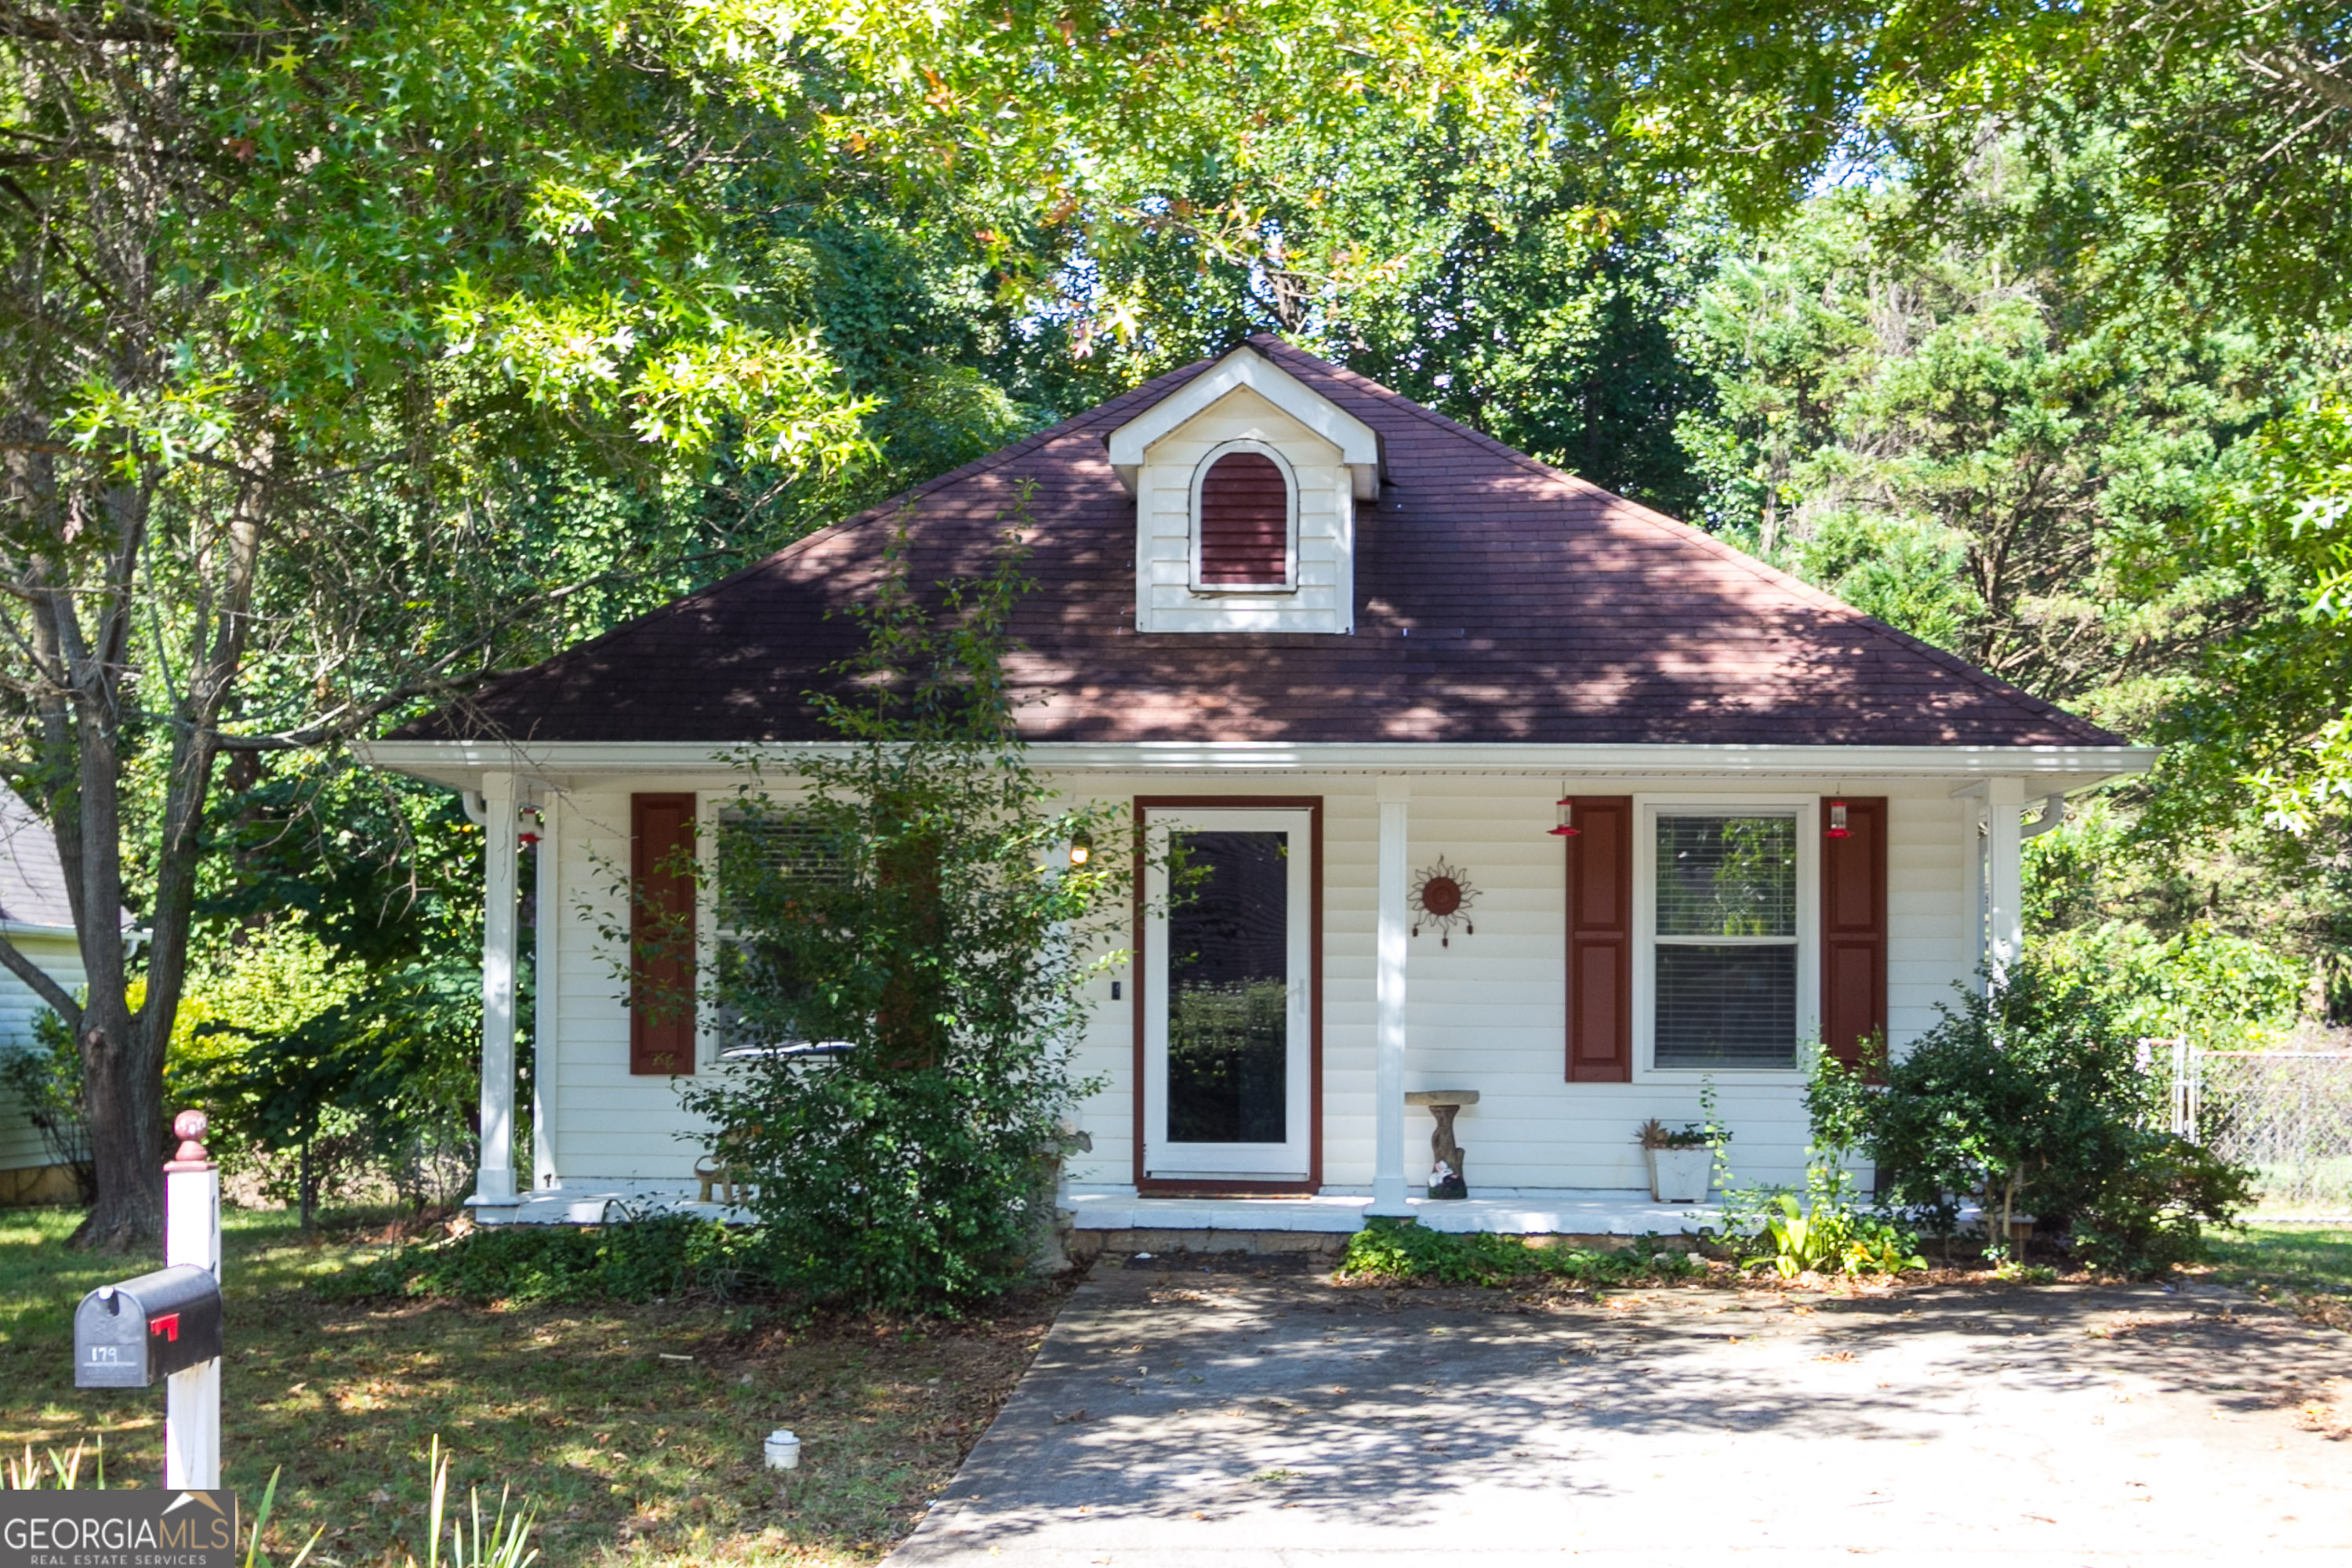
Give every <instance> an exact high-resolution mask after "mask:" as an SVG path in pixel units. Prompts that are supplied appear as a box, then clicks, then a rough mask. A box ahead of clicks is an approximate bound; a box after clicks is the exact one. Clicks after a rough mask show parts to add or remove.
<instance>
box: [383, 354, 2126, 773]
mask: <svg viewBox="0 0 2352 1568" xmlns="http://www.w3.org/2000/svg"><path fill="white" fill-rule="evenodd" d="M1251 341H1252V344H1253V346H1255V348H1257V350H1258V351H1259V352H1260V353H1265V355H1266V356H1267V357H1268V358H1269V359H1271V360H1272V361H1274V363H1276V364H1278V365H1280V366H1281V367H1282V368H1283V369H1285V370H1286V371H1288V372H1289V373H1290V374H1293V375H1295V376H1297V378H1298V379H1299V380H1300V381H1302V382H1304V383H1306V384H1307V385H1309V386H1311V387H1313V388H1315V389H1316V390H1317V391H1318V392H1319V393H1321V394H1322V395H1325V396H1327V397H1328V398H1330V399H1331V400H1332V401H1333V402H1334V403H1337V404H1339V405H1340V406H1341V407H1343V408H1345V409H1347V410H1348V412H1349V413H1350V414H1353V415H1355V416H1357V417H1358V418H1360V419H1361V420H1363V421H1364V422H1365V423H1366V424H1367V425H1369V426H1371V427H1372V428H1373V429H1374V430H1375V431H1377V432H1378V433H1379V435H1380V437H1381V447H1382V460H1383V463H1384V471H1385V476H1386V479H1387V483H1386V485H1385V486H1384V488H1383V489H1382V492H1381V500H1380V501H1379V503H1378V505H1377V507H1375V506H1372V505H1369V504H1368V505H1364V506H1362V507H1360V509H1359V511H1358V518H1357V546H1356V549H1357V556H1356V591H1357V595H1358V604H1359V609H1358V616H1357V631H1356V634H1355V635H1354V636H1349V637H1332V636H1303V635H1297V634H1286V635H1260V634H1243V633H1232V634H1215V635H1199V634H1155V635H1150V636H1139V635H1137V633H1136V631H1135V629H1134V626H1135V616H1134V595H1135V572H1134V565H1133V563H1134V557H1135V547H1136V538H1135V502H1134V501H1133V500H1131V499H1130V498H1129V496H1128V494H1127V493H1126V491H1125V490H1124V489H1122V488H1121V487H1120V485H1119V482H1118V478H1117V477H1116V476H1115V475H1114V474H1113V473H1112V471H1111V468H1110V463H1109V460H1108V456H1107V454H1106V451H1105V447H1104V440H1105V437H1107V436H1108V434H1109V432H1110V431H1112V430H1113V429H1115V428H1116V427H1118V426H1120V425H1122V424H1124V423H1126V422H1127V421H1128V420H1129V419H1132V418H1134V417H1135V416H1137V415H1138V414H1139V413H1141V412H1142V411H1143V410H1144V409H1146V408H1148V407H1149V406H1150V405H1151V404H1153V403H1154V402H1156V401H1158V400H1159V399H1160V398H1161V397H1164V396H1166V395H1168V394H1169V393H1170V392H1171V391H1173V390H1174V389H1175V388H1176V387H1178V386H1180V385H1181V384H1183V383H1184V382H1185V381H1187V380H1189V379H1190V378H1191V377H1192V376H1193V375H1195V374H1199V373H1200V372H1201V371H1202V369H1204V368H1206V365H1207V364H1208V363H1210V362H1206V361H1204V362H1202V363H1200V364H1195V365H1191V366H1187V367H1186V368H1185V369H1183V370H1181V371H1177V372H1174V373H1172V374H1169V375H1165V376H1162V377H1160V379H1158V380H1157V381H1153V382H1150V383H1149V384H1145V385H1143V386H1141V387H1139V388H1137V389H1136V390H1135V391H1134V392H1131V393H1129V394H1128V395H1125V396H1122V397H1118V398H1115V399H1113V400H1112V401H1110V402H1108V403H1106V404H1103V405H1101V406H1099V407H1097V408H1094V409H1091V410H1089V411H1087V413H1085V414H1082V415H1080V416H1077V417H1076V418H1075V419H1072V420H1069V421H1067V422H1066V423H1065V424H1062V425H1060V426H1055V428H1053V429H1051V430H1047V431H1045V432H1043V433H1041V434H1039V435H1036V436H1034V437H1030V438H1029V439H1027V440H1025V441H1021V442H1018V443H1016V444H1014V445H1013V446H1010V447H1005V448H1004V449H1003V450H1002V451H999V452H996V453H993V454H992V455H990V456H989V457H986V458H982V459H981V460H980V461H978V462H976V463H972V464H970V465H967V466H966V467H964V468H959V469H957V470H956V471H955V472H953V473H951V474H948V475H945V476H943V477H941V478H940V479H935V480H933V481H931V482H930V483H929V484H927V485H924V486H922V487H920V488H919V489H916V490H914V491H912V492H910V493H909V494H908V496H907V497H905V498H902V499H901V500H900V501H898V502H894V503H892V504H891V505H890V506H887V507H884V508H878V509H877V510H874V511H871V512H867V513H866V514H864V515H862V516H860V517H857V518H853V519H851V520H849V521H846V522H843V523H840V524H838V525H836V526H835V527H832V528H828V529H825V530H824V531H820V532H818V533H815V534H813V535H811V536H810V537H808V538H807V539H804V540H802V541H800V542H797V543H795V544H793V545H792V546H790V547H788V548H786V549H784V550H782V551H780V552H777V553H776V554H775V555H773V556H771V557H770V558H769V559H767V560H766V561H763V562H761V563H759V564H758V565H756V566H753V567H751V568H749V569H747V570H745V571H743V572H740V573H738V574H735V575H734V576H732V577H730V578H728V579H726V580H725V581H723V582H720V583H718V584H713V585H711V586H710V587H708V588H705V589H702V590H701V591H699V592H698V593H695V594H691V595H687V596H686V597H685V598H683V599H680V600H678V601H677V602H676V603H675V604H672V605H667V607H665V608H663V609H660V610H657V611H656V612H654V613H653V614H651V615H649V616H645V617H643V618H642V619H639V620H636V621H633V622H631V623H629V624H628V625H626V626H622V627H620V628H618V629H617V630H615V631H614V632H611V633H609V634H607V635H606V636H604V637H600V638H598V639H596V640H595V641H593V642H590V643H586V644H583V645H582V646H580V647H575V648H572V649H570V650H568V651H567V652H564V653H562V654H559V655H558V656H556V657H555V658H551V659H550V660H548V661H547V662H546V663H544V664H541V665H540V666H538V667H536V668H532V669H530V670H526V671H523V672H521V673H520V674H518V675H515V676H512V677H510V678H509V679H506V680H504V681H501V682H499V684H497V685H496V686H494V687H492V688H490V689H488V691H486V692H485V693H483V694H482V695H481V696H480V697H478V698H477V699H476V700H473V701H471V702H468V703H466V704H463V705H461V706H459V707H454V708H451V709H449V710H444V711H443V712H441V713H438V714H435V715H433V716H431V717H428V718H426V719H423V720H420V721H416V722H415V723H413V724H410V725H408V726H405V727H404V729H402V730H401V731H399V732H398V734H397V735H396V736H395V737H394V738H396V739H403V740H442V739H474V738H491V737H497V736H505V737H508V738H511V739H516V740H530V741H541V742H559V741H674V742H714V743H719V744H724V743H728V742H744V741H796V740H818V739H825V738H829V735H830V731H827V730H825V729H824V726H823V725H822V723H821V722H820V721H818V719H817V716H816V714H815V712H814V710H813V709H812V707H811V705H810V704H809V702H808V701H807V700H806V698H805V696H804V693H806V692H807V691H809V690H810V689H813V688H817V687H820V686H823V685H825V684H828V683H829V681H830V678H828V677H826V676H824V674H823V673H822V672H823V669H824V666H826V665H828V664H830V663H832V662H834V661H835V660H837V659H839V658H842V657H843V656H844V655H845V654H846V653H847V652H849V651H850V649H851V647H853V646H854V644H855V641H856V629H855V626H854V625H853V624H852V623H850V622H848V621H847V620H846V619H845V618H844V617H842V616H838V615H832V616H831V618H828V615H829V614H830V613H831V612H835V611H838V610H839V609H840V608H841V606H843V605H845V604H847V603H850V602H852V601H854V600H855V599H856V597H857V596H859V595H862V594H863V593H865V592H866V591H868V590H869V589H870V588H871V586H872V584H873V583H874V581H875V579H876V576H877V569H878V567H879V564H880V558H881V553H882V547H883V544H884V542H885V541H886V539H887V537H888V535H889V533H890V531H891V530H892V528H893V527H894V526H895V525H896V522H897V521H898V520H899V519H901V518H903V519H904V520H905V521H906V522H907V523H908V527H909V529H910V559H911V563H912V570H913V573H914V577H915V580H916V581H917V582H920V583H929V582H932V581H935V580H937V579H940V578H942V577H946V576H949V575H950V574H956V573H959V572H962V573H972V572H978V571H982V570H984V569H985V567H986V564H987V562H988V557H989V552H990V551H991V549H992V546H993V542H994V541H995V539H996V538H997V537H999V536H1000V535H1001V533H1002V532H1003V528H1004V526H1005V521H1006V520H1008V519H1009V518H1011V517H1012V516H1013V513H1014V509H1015V506H1016V502H1017V500H1018V497H1019V493H1020V491H1021V489H1022V488H1023V487H1024V486H1028V487H1032V490H1031V494H1030V497H1029V500H1028V503H1027V508H1026V512H1025V519H1026V522H1027V524H1028V527H1029V530H1030V532H1029V538H1030V541H1031V544H1032V549H1033V555H1032V558H1031V563H1030V566H1031V574H1032V575H1033V576H1034V578H1035V579H1036V580H1037V583H1038V588H1037V591H1036V592H1034V593H1033V594H1032V595H1030V596H1029V597H1028V598H1027V599H1026V600H1025V601H1024V605H1023V606H1022V609H1021V611H1020V614H1019V616H1018V618H1017V621H1016V631H1017V634H1018V636H1019V637H1020V638H1021V640H1022V641H1023V642H1024V644H1025V645H1026V648H1027V651H1026V652H1025V653H1024V654H1021V655H1019V656H1017V657H1016V658H1015V660H1014V661H1013V668H1012V673H1013V675H1014V677H1015V679H1016V681H1017V682H1018V683H1019V684H1020V685H1022V686H1023V687H1024V688H1026V689H1028V690H1029V691H1030V692H1031V693H1032V694H1034V695H1035V696H1039V697H1042V698H1043V699H1044V700H1043V701H1042V702H1039V703H1036V704H1034V705H1032V706H1029V707H1026V708H1024V709H1023V710H1022V712H1021V728H1022V730H1023V732H1024V734H1025V735H1026V736H1028V738H1030V739H1032V740H1036V741H1097V742H1103V741H1208V740H1267V741H1272V740H1281V741H1296V742H1348V741H1353V742H1367V741H1391V742H1400V741H1401V742H1442V741H1454V742H1591V743H1625V742H1686V743H1719V744H1736V743H1760V744H1784V745H1785V744H1799V745H1801V744H1817V745H1990V746H2020V745H2115V744H2118V743H2120V742H2118V740H2117V738H2116V736H2114V735H2111V734H2109V733H2107V732H2106V731H2103V730H2101V729H2099V728H2098V727H2097V726H2095V725H2093V724H2091V723H2088V722H2086V721H2084V720H2081V719H2077V718H2075V717H2074V716H2073V715H2071V714H2068V713H2065V712H2063V711H2062V710H2059V709H2057V708H2054V707H2053V706H2051V705H2050V704H2049V703H2046V702H2043V701H2041V700H2038V699H2036V698H2034V697H2032V696H2029V695H2028V694H2026V693H2025V692H2023V691H2021V690H2019V689H2017V688H2015V687H2012V686H2010V685H2008V684H2007V683H2005V682H2003V681H2000V680H1998V679H1994V678H1993V677H1991V676H1990V675H1987V674H1985V673H1984V672H1983V671H1981V670H1979V669H1976V668H1973V667H1971V666H1969V664H1967V663H1965V662H1963V661H1962V660H1960V659H1958V658H1954V657H1953V656H1951V655H1949V654H1947V653H1944V652H1942V651H1940V650H1938V649H1936V648H1932V647H1927V645H1926V644H1924V643H1921V642H1918V641H1916V639H1914V638H1911V637H1906V636H1904V635H1903V634H1901V633H1899V632H1897V631H1895V630H1894V629H1893V628H1892V627H1889V626H1885V624H1883V623H1881V622H1879V621H1876V620H1873V619H1871V618H1870V617H1868V616H1864V615H1862V614H1861V613H1859V612H1858V611H1856V610H1854V609H1853V608H1851V607H1849V606H1847V605H1843V604H1840V603H1839V602H1838V601H1836V600H1835V599H1832V598H1831V597H1829V596H1828V595H1825V594H1822V593H1821V592H1819V591H1818V590H1816V589H1813V588H1811V587H1808V586H1806V585H1805V584H1801V583H1799V582H1797V581H1796V580H1795V579H1793V578H1790V577H1788V576H1785V575H1783V574H1780V573H1778V572H1775V571H1773V570H1771V569H1770V568H1769V567H1767V566H1765V565H1763V564H1761V563H1759V562H1757V561H1755V560H1753V559H1751V558H1750V557H1748V556H1747V555H1744V554H1742V553H1741V552H1738V551H1737V550H1735V549H1733V548H1731V547H1730V546H1729V545H1727V544H1724V543H1722V542H1719V541H1717V540H1715V539H1713V538H1710V537H1709V536H1708V535H1706V534H1705V533H1703V532H1701V531H1698V530H1696V529H1693V528H1690V527H1687V526H1685V524H1682V523H1679V522H1676V521H1673V520H1672V519H1670V518H1666V517H1664V516H1661V515H1659V514H1658V513H1656V512H1654V511H1651V510H1648V509H1647V508H1645V507H1642V506H1639V505H1636V504H1635V503H1633V502H1632V501H1628V500H1623V499H1622V498H1620V497H1617V496H1613V495H1611V494H1610V493H1608V492H1607V491H1605V490H1602V489H1599V488H1597V487H1595V486H1593V485H1591V484H1588V483H1586V482H1585V481H1583V480H1581V479H1576V478H1573V477H1572V476H1570V475H1567V474H1563V473H1560V472H1559V471H1558V470H1557V469H1554V468H1548V467H1546V466H1545V465H1544V464H1542V463H1539V462H1537V461H1536V460H1535V459H1533V458H1528V457H1526V456H1524V455H1522V454H1520V453H1517V452H1514V451H1512V450H1511V449H1510V448H1508V447H1504V446H1503V445H1501V444H1500V443H1498V442H1496V441H1493V440H1490V439H1488V438H1487V437H1484V436H1481V435H1479V434H1478V433H1476V432H1475V431H1473V430H1470V429H1466V428H1465V427H1464V426H1459V425H1456V424H1454V422H1453V421H1451V420H1448V419H1445V418H1444V417H1442V416H1439V415H1436V414H1433V413H1432V412H1430V411H1429V410H1428V409H1425V408H1423V407H1421V406H1420V405H1417V404H1414V403H1412V402H1410V401H1408V400H1407V399H1405V398H1403V397H1401V396H1399V395H1396V394H1395V393H1392V392H1391V391H1389V390H1388V389H1387V388H1385V387H1382V386H1380V385H1378V384H1374V383H1372V382H1370V381H1369V380H1367V379H1365V378H1364V377H1362V376H1360V375H1358V374H1354V373H1352V372H1350V371H1348V370H1345V369H1342V368H1340V367H1339V366H1336V365H1332V364H1328V363H1325V362H1323V361H1321V360H1318V359H1316V358H1314V357H1313V356H1312V355H1309V354H1307V353H1301V352H1300V351H1298V350H1297V349H1295V348H1292V347H1291V346H1289V345H1288V344H1286V343H1284V342H1281V341H1280V340H1278V339H1276V338H1271V337H1259V338H1255V339H1253V340H1251ZM1406 628H1410V629H1411V631H1412V636H1411V637H1403V636H1401V635H1400V633H1401V632H1402V631H1403V630H1405V629H1406ZM1424 634H1433V635H1426V636H1425V635H1424Z"/></svg>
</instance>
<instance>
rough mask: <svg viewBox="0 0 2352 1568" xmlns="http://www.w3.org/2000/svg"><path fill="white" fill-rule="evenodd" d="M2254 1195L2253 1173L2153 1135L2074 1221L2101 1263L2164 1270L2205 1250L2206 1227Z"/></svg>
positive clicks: (2078, 1237) (2114, 1268) (2082, 1246)
mask: <svg viewBox="0 0 2352 1568" xmlns="http://www.w3.org/2000/svg"><path fill="white" fill-rule="evenodd" d="M2253 1201H2254V1190H2253V1173H2252V1171H2249V1170H2247V1169H2246V1168H2245V1167H2243V1166H2242V1165H2232V1164H2231V1163H2229V1162H2228V1161H2226V1160H2223V1159H2222V1158H2221V1157H2220V1156H2219V1155H2217V1154H2215V1153H2214V1152H2212V1151H2211V1150H2210V1149H2206V1148H2203V1147H2200V1145H2198V1144H2195V1143H2192V1142H2189V1140H2188V1139H2186V1138H2176V1137H2173V1136H2171V1135H2170V1134H2168V1133H2158V1134H2150V1135H2147V1136H2145V1137H2144V1138H2143V1140H2142V1142H2141V1143H2140V1146H2139V1149H2138V1152H2137V1155H2136V1156H2135V1158H2134V1159H2133V1160H2132V1161H2131V1163H2129V1164H2127V1165H2126V1166H2125V1167H2124V1168H2123V1169H2121V1170H2120V1171H2118V1172H2116V1173H2115V1174H2114V1175H2113V1176H2111V1177H2110V1178H2109V1179H2108V1180H2107V1182H2106V1183H2105V1184H2104V1185H2103V1186H2102V1187H2101V1188H2100V1189H2099V1191H2098V1193H2097V1194H2096V1195H2095V1196H2094V1197H2093V1199H2092V1200H2091V1202H2090V1204H2089V1205H2087V1206H2086V1207H2085V1208H2084V1211H2083V1213H2082V1214H2080V1215H2077V1216H2076V1217H2075V1220H2074V1247H2075V1250H2076V1251H2077V1252H2078V1253H2080V1254H2081V1255H2082V1258H2083V1260H2084V1262H2086V1263H2088V1264H2090V1265H2091V1266H2092V1267H2093V1268H2103V1269H2105V1270H2107V1271H2109V1272H2111V1273H2116V1274H2128V1275H2133V1276H2136V1277H2144V1276H2147V1275H2155V1274H2162V1273H2164V1272H2166V1271H2167V1270H2168V1269H2170V1268H2173V1267H2175V1266H2176V1265H2179V1264H2182V1263H2194V1262H2196V1261H2198V1260H2199V1259H2200V1258H2202V1257H2203V1256H2204V1253H2205V1236H2204V1230H2205V1226H2206V1225H2207V1224H2208V1223H2209V1222H2225V1221H2227V1220H2228V1219H2230V1218H2231V1217H2232V1216H2234V1215H2238V1214H2241V1213H2242V1212H2244V1210H2245V1209H2246V1208H2247V1207H2248V1206H2249V1205H2252V1203H2253Z"/></svg>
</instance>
